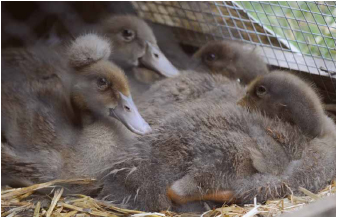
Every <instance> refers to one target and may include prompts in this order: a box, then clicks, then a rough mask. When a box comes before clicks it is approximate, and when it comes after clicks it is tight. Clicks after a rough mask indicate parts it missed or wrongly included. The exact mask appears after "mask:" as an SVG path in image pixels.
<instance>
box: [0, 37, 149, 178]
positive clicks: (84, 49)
mask: <svg viewBox="0 0 337 218" xmlns="http://www.w3.org/2000/svg"><path fill="white" fill-rule="evenodd" d="M69 50H70V51H69V53H68V55H69V60H70V65H71V66H72V67H74V68H75V70H72V68H71V67H69V65H68V59H67V58H64V54H60V53H59V52H55V51H53V50H51V49H49V48H44V47H35V48H28V49H13V50H11V51H8V53H7V52H6V51H3V52H2V57H3V62H2V72H3V77H2V81H1V82H2V91H1V97H2V100H3V102H2V104H1V110H2V112H3V113H2V122H1V126H2V132H1V133H2V142H4V143H5V144H4V145H9V146H8V148H5V149H3V150H4V151H6V150H7V151H8V152H7V153H6V155H8V157H11V158H12V160H20V161H21V163H22V164H27V165H29V163H34V164H33V165H35V166H38V165H40V167H42V168H43V169H48V167H49V168H50V170H51V172H50V174H49V176H47V175H44V173H43V172H44V170H41V174H40V175H42V177H41V178H35V180H30V181H39V182H41V181H45V180H48V179H51V178H54V177H55V175H57V172H58V170H59V169H60V168H62V166H63V164H64V161H63V159H62V155H61V153H60V151H63V152H65V153H66V152H67V150H69V149H70V147H71V146H72V145H74V144H76V143H75V142H76V140H77V137H78V136H79V135H80V133H81V132H82V130H83V126H85V125H84V124H86V122H88V121H89V123H91V122H92V121H95V120H104V121H105V122H108V123H110V126H111V127H114V128H118V131H121V130H120V129H123V128H124V127H123V126H122V125H120V123H119V121H120V122H122V123H123V124H124V125H125V126H126V127H127V128H128V129H129V130H131V131H132V132H134V133H137V134H145V133H147V132H149V131H150V130H151V128H150V126H149V125H148V124H147V123H146V122H145V121H144V119H143V118H142V117H141V115H140V114H139V112H138V110H137V107H136V106H135V104H134V103H133V100H132V97H131V94H130V91H129V86H128V83H127V79H126V76H125V75H124V72H123V71H122V70H121V69H120V68H118V67H117V66H116V65H114V64H113V63H111V62H109V61H108V60H107V58H108V57H109V55H110V54H109V53H110V47H109V43H107V42H106V41H105V40H104V39H101V38H100V37H98V36H96V35H92V34H90V35H86V36H83V37H79V38H78V39H77V40H75V42H74V43H73V44H72V46H71V47H70V48H69ZM68 85H69V87H68ZM117 120H119V121H117ZM116 122H117V123H116ZM86 125H87V124H86ZM110 131H113V128H111V129H110ZM116 131H117V130H116ZM123 131H126V129H125V128H124V129H123ZM127 132H128V131H127ZM44 153H45V154H49V155H48V156H49V157H50V158H51V159H53V160H54V161H53V160H49V159H45V158H44V157H42V156H43V155H42V156H41V154H44ZM7 160H10V158H7ZM16 162H17V161H16ZM6 164H7V165H8V164H9V165H11V164H12V163H11V162H3V161H2V165H6ZM4 168H5V169H6V167H4ZM36 168H38V167H36ZM21 169H22V168H21ZM23 173H24V172H23ZM2 174H3V175H4V176H10V177H13V175H14V174H12V173H11V172H4V171H2ZM24 175H25V174H24ZM36 175H38V173H36ZM15 176H17V178H18V180H20V175H15ZM32 176H33V175H32Z"/></svg>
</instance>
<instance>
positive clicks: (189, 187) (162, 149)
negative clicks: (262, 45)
mask: <svg viewBox="0 0 337 218" xmlns="http://www.w3.org/2000/svg"><path fill="white" fill-rule="evenodd" d="M253 84H255V85H251V86H250V89H249V90H254V91H253V92H254V93H255V94H256V95H257V93H259V94H260V92H261V91H262V89H261V88H260V85H263V86H264V88H265V90H263V92H266V93H265V96H268V95H270V96H272V97H270V99H273V101H267V100H266V101H264V99H262V100H261V101H264V102H265V103H264V104H265V105H267V104H269V105H270V107H273V105H274V104H275V103H282V104H286V103H289V102H292V104H293V105H292V106H290V105H288V106H289V108H288V110H289V111H288V113H289V116H290V115H291V114H293V113H294V114H296V111H297V108H298V107H300V108H302V110H305V111H306V112H310V114H312V115H313V116H312V117H314V118H308V117H307V116H306V114H307V113H306V112H305V113H303V114H301V113H300V114H297V116H303V118H302V119H297V120H296V119H295V121H294V120H291V123H290V122H288V121H289V120H288V119H286V122H284V121H282V120H280V119H275V118H272V119H271V118H268V117H266V116H264V115H263V113H260V112H259V111H257V112H253V111H250V112H249V111H248V110H246V109H245V108H241V107H238V106H237V105H235V104H231V103H227V104H221V103H218V104H212V105H207V103H205V104H204V105H202V104H200V103H198V105H194V104H192V103H191V109H190V110H187V111H178V112H177V113H175V114H172V115H171V117H170V118H168V119H167V120H166V122H165V124H163V125H162V126H160V127H158V128H156V129H154V131H153V132H152V133H151V134H149V135H146V136H145V137H142V138H140V142H139V143H138V145H137V144H136V146H138V147H142V146H141V145H144V144H146V145H150V147H151V150H150V153H148V154H147V152H148V151H146V150H145V149H144V150H140V151H139V154H138V156H136V157H133V158H134V160H132V158H131V157H132V155H131V157H130V156H128V157H129V159H128V161H127V162H123V161H121V162H117V163H116V164H114V166H112V167H111V169H110V170H108V171H107V173H105V174H103V175H105V176H104V177H103V179H102V181H103V184H104V186H103V189H102V191H101V193H100V197H101V198H105V199H108V200H114V201H115V202H120V203H121V204H124V205H127V206H128V207H130V208H137V209H141V210H146V211H160V210H166V209H168V208H172V207H173V206H177V205H178V204H179V203H186V202H188V201H190V200H214V201H222V202H230V201H233V200H235V199H236V200H235V201H236V202H241V203H247V202H252V201H253V199H254V197H257V199H258V200H259V201H261V202H263V201H265V200H267V199H273V198H279V197H284V196H285V195H287V194H290V193H292V192H299V191H298V188H299V187H303V188H306V189H308V190H310V191H312V192H317V191H318V190H320V189H322V188H323V187H325V186H326V185H327V184H328V183H329V181H330V180H332V179H333V178H334V177H335V162H336V161H335V154H336V136H335V126H334V125H333V122H332V121H331V120H329V118H328V117H327V116H325V115H324V112H323V109H322V107H321V106H318V107H306V106H308V105H315V104H316V103H318V104H320V102H319V100H318V99H319V98H318V96H317V94H315V92H314V91H312V89H311V88H310V86H308V85H307V84H306V83H304V82H302V81H301V80H300V79H298V78H297V77H296V76H293V75H290V74H289V75H288V74H285V73H279V72H275V73H271V74H269V75H266V76H265V77H262V78H259V79H258V80H256V81H254V83H253ZM270 85H271V86H270ZM274 88H275V89H274ZM285 89H289V90H292V92H291V93H292V94H291V95H282V94H279V92H281V93H284V92H282V90H285ZM307 91H308V92H307ZM248 93H250V91H248ZM247 98H248V97H245V98H244V99H247ZM295 99H296V100H295ZM242 101H247V100H242ZM242 101H240V104H243V103H242ZM247 102H250V101H247ZM296 104H298V105H296ZM245 105H247V104H245ZM255 105H257V104H255ZM255 108H256V109H257V110H260V108H259V106H258V105H257V106H256V107H255ZM261 111H262V112H263V111H264V107H262V108H261ZM277 113H278V112H277V110H276V115H277V116H279V115H278V114H277ZM274 116H275V115H273V117H274ZM286 118H287V117H286ZM305 118H307V119H308V120H310V121H309V123H311V122H314V124H315V126H318V127H315V129H319V130H320V131H318V132H320V134H319V135H316V131H312V130H309V131H308V129H307V128H306V127H304V126H302V122H303V119H305ZM316 118H317V119H316ZM311 119H315V121H311ZM321 120H324V122H321ZM303 127H304V128H303ZM303 133H304V134H303ZM136 146H135V148H136ZM145 147H146V146H144V147H143V148H145Z"/></svg>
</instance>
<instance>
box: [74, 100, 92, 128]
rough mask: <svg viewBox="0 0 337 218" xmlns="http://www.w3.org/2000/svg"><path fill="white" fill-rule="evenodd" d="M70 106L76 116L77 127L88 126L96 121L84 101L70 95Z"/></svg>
mask: <svg viewBox="0 0 337 218" xmlns="http://www.w3.org/2000/svg"><path fill="white" fill-rule="evenodd" d="M71 104H72V107H73V108H74V112H75V114H76V116H77V120H78V123H77V124H78V126H80V127H83V126H84V125H89V124H91V123H93V122H94V121H95V120H96V118H95V116H94V115H93V114H92V112H91V111H90V110H89V109H88V107H87V106H86V104H85V103H84V101H82V100H81V99H79V98H78V96H76V95H72V98H71Z"/></svg>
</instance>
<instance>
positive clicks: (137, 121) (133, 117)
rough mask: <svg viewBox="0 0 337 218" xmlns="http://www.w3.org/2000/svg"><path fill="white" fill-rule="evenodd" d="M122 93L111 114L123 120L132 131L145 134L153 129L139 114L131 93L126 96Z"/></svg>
mask: <svg viewBox="0 0 337 218" xmlns="http://www.w3.org/2000/svg"><path fill="white" fill-rule="evenodd" d="M119 94H120V99H119V102H118V105H117V106H116V107H115V108H110V116H112V117H115V118H116V119H118V120H119V121H121V122H122V123H123V124H124V125H125V126H126V127H127V128H128V129H129V130H130V131H132V132H134V133H136V134H138V135H144V134H146V133H148V132H150V131H151V127H150V125H149V124H148V123H147V122H146V121H145V120H144V119H143V117H142V116H141V115H140V114H139V112H138V109H137V107H136V105H135V103H134V102H133V100H132V97H131V95H130V96H128V97H127V96H125V95H123V94H122V93H119Z"/></svg>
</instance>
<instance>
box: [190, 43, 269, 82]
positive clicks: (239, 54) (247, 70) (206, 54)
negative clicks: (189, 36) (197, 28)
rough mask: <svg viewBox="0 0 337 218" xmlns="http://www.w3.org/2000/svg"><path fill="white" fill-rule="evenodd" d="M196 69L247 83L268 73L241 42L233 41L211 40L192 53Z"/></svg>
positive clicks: (258, 58)
mask: <svg viewBox="0 0 337 218" xmlns="http://www.w3.org/2000/svg"><path fill="white" fill-rule="evenodd" d="M193 58H194V60H195V63H194V65H196V70H201V71H205V70H208V71H210V72H212V73H218V74H222V75H224V76H226V77H228V78H231V79H234V80H239V81H240V82H241V83H242V84H248V83H249V82H250V81H252V80H253V79H255V78H256V77H257V76H259V75H265V74H267V73H268V68H267V65H266V64H265V63H264V61H263V60H262V59H261V58H260V57H259V56H258V55H257V54H255V52H254V51H252V50H248V49H247V48H245V47H244V46H243V45H242V44H240V43H238V42H233V41H212V42H209V43H207V44H206V45H204V46H203V47H202V48H200V49H199V50H198V51H197V52H196V53H195V54H194V55H193Z"/></svg>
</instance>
